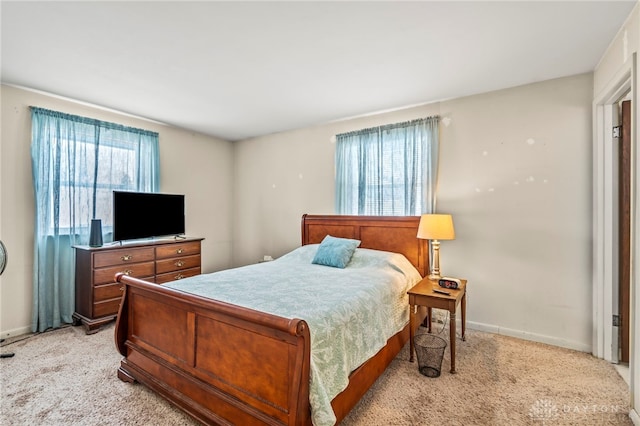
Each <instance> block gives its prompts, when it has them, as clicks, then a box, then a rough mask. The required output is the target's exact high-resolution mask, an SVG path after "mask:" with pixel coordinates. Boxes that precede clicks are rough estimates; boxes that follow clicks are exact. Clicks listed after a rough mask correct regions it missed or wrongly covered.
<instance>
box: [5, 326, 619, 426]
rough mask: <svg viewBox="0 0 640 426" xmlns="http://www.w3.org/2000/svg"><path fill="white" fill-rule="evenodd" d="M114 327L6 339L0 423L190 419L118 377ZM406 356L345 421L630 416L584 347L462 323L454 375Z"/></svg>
mask: <svg viewBox="0 0 640 426" xmlns="http://www.w3.org/2000/svg"><path fill="white" fill-rule="evenodd" d="M113 331H114V327H113V325H111V326H108V327H106V328H105V329H103V330H102V331H100V332H98V333H96V334H93V335H86V334H85V333H84V329H83V328H80V327H67V328H63V329H59V330H54V331H50V332H46V333H42V334H37V335H34V336H32V337H28V338H25V337H18V338H16V339H14V340H15V341H14V342H13V343H10V344H9V345H6V344H5V345H3V348H2V352H15V354H16V355H15V356H14V357H13V358H6V359H1V360H0V373H1V380H2V383H1V384H2V401H1V412H0V424H2V425H27V424H31V425H158V424H163V425H194V424H196V422H195V421H194V420H192V419H191V418H190V417H189V416H187V415H186V414H183V413H182V412H181V411H180V410H178V409H177V408H174V407H173V406H172V405H170V404H169V403H168V402H166V401H165V400H164V399H162V398H161V397H159V396H157V395H155V394H154V393H152V392H151V391H149V390H147V389H146V388H145V387H144V386H142V385H140V384H128V383H124V382H121V381H120V380H119V379H118V378H117V376H116V371H117V368H118V366H119V363H120V359H121V356H120V354H118V352H117V351H116V348H115V343H114V337H113ZM443 337H445V338H446V337H447V331H445V333H444V335H443ZM20 339H22V340H20ZM447 340H448V339H447ZM408 359H409V350H408V346H406V347H405V348H404V349H403V351H402V352H401V353H400V354H399V355H398V356H397V357H396V359H395V360H394V361H393V362H392V364H391V365H390V366H389V368H388V369H387V371H385V373H384V374H383V375H382V376H381V377H380V378H379V379H378V381H377V382H376V383H375V384H374V385H373V386H372V388H371V389H370V390H369V392H368V393H367V394H366V395H365V396H364V397H363V399H362V400H361V401H360V402H359V404H358V405H357V406H356V407H355V408H354V409H353V410H352V411H351V413H350V414H349V416H348V417H347V418H346V419H345V420H344V421H343V422H342V425H345V426H364V425H367V426H370V425H465V426H467V425H510V426H511V425H514V426H515V425H542V424H544V425H631V424H632V422H631V421H630V419H629V417H628V412H629V398H630V396H629V389H628V387H627V385H626V383H625V382H624V380H623V379H622V378H621V377H620V376H619V374H618V373H617V372H616V370H615V368H614V366H613V365H611V364H609V363H608V362H606V361H603V360H600V359H596V358H594V357H593V356H591V355H590V354H586V353H582V352H576V351H572V350H568V349H562V348H558V347H554V346H549V345H544V344H539V343H534V342H529V341H524V340H519V339H514V338H510V337H505V336H500V335H495V334H490V333H482V332H478V331H473V330H468V331H467V341H466V342H463V341H461V340H459V339H458V343H457V356H456V369H457V371H458V372H457V374H450V373H449V348H447V350H446V351H445V358H444V361H443V365H442V374H441V376H440V377H438V378H427V377H425V376H422V375H421V374H420V373H419V372H418V367H417V364H416V363H409V361H408Z"/></svg>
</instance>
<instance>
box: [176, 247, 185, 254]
mask: <svg viewBox="0 0 640 426" xmlns="http://www.w3.org/2000/svg"><path fill="white" fill-rule="evenodd" d="M183 251H184V249H181V248H179V249H178V250H176V253H177V254H182V252H183Z"/></svg>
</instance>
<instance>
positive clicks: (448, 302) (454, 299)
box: [407, 278, 467, 374]
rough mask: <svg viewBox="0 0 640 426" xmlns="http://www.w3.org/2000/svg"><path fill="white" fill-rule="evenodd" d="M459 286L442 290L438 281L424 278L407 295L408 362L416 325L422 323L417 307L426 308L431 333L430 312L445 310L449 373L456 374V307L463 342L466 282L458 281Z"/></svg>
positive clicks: (412, 347)
mask: <svg viewBox="0 0 640 426" xmlns="http://www.w3.org/2000/svg"><path fill="white" fill-rule="evenodd" d="M460 281H461V285H460V288H458V289H457V290H454V289H450V288H442V287H440V285H438V281H436V280H430V279H428V278H424V279H423V280H422V281H420V282H419V283H418V284H416V285H415V286H414V287H412V288H411V289H410V290H409V291H408V292H407V293H408V294H409V309H410V310H409V324H410V325H409V330H410V338H409V339H410V342H411V343H410V345H409V346H410V348H409V354H410V355H409V361H410V362H413V360H414V357H413V353H414V350H415V346H414V342H413V336H414V334H415V330H416V328H417V327H418V325H419V324H420V323H421V322H422V321H423V318H422V317H419V316H418V315H417V314H416V313H415V312H416V311H417V309H416V308H417V307H418V306H422V307H426V308H427V318H428V320H427V321H428V323H427V327H428V331H429V333H431V322H432V318H433V317H432V316H431V314H432V310H433V308H436V309H446V310H447V311H449V314H450V319H449V350H450V353H451V373H453V374H455V372H456V307H457V306H458V305H459V304H460V305H461V306H460V314H461V316H462V318H461V323H462V340H463V341H464V340H465V329H466V316H467V280H460ZM434 290H440V291H446V292H448V293H450V294H449V295H446V294H441V293H436V292H434Z"/></svg>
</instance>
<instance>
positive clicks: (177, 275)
mask: <svg viewBox="0 0 640 426" xmlns="http://www.w3.org/2000/svg"><path fill="white" fill-rule="evenodd" d="M194 275H200V266H198V267H197V268H191V269H184V270H182V271H175V272H169V273H168V274H161V275H156V284H164V283H168V282H169V281H176V280H181V279H183V278H187V277H193V276H194Z"/></svg>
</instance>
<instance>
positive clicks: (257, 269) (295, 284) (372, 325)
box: [166, 244, 420, 426]
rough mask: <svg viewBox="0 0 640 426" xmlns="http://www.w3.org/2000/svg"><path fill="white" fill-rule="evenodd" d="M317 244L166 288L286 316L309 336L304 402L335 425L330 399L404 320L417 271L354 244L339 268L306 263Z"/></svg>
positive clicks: (318, 425)
mask: <svg viewBox="0 0 640 426" xmlns="http://www.w3.org/2000/svg"><path fill="white" fill-rule="evenodd" d="M317 248H318V245H317V244H311V245H307V246H303V247H299V248H297V249H295V250H294V251H292V252H290V253H288V254H286V255H284V256H282V257H280V258H279V259H277V260H275V261H273V262H265V263H259V264H256V265H250V266H245V267H242V268H236V269H229V270H225V271H220V272H216V273H213V274H203V275H198V276H195V277H191V278H187V279H184V280H180V281H173V282H170V283H167V284H166V286H168V287H171V288H174V289H177V290H181V291H184V292H188V293H193V294H197V295H200V296H204V297H208V298H212V299H216V300H222V301H225V302H228V303H232V304H235V305H239V306H244V307H248V308H251V309H255V310H259V311H263V312H268V313H271V314H274V315H278V316H281V317H285V318H300V319H303V320H305V321H306V322H307V324H308V325H309V332H310V335H311V378H310V388H309V399H310V404H311V415H312V421H313V424H314V425H315V426H324V425H333V424H335V422H336V417H335V415H334V413H333V410H332V408H331V400H332V399H333V398H334V397H335V396H336V395H338V394H339V393H340V392H342V391H343V390H344V389H345V388H346V386H347V385H348V383H349V374H350V373H351V371H353V370H355V369H356V368H357V367H359V366H360V365H361V364H362V363H363V362H364V361H366V360H367V359H369V358H371V357H372V356H373V355H375V354H376V353H377V352H378V351H379V350H380V349H381V348H382V347H383V346H384V345H385V344H386V342H387V339H389V337H391V336H392V335H394V334H395V333H397V332H398V331H400V330H401V329H402V328H403V327H404V326H405V325H406V324H407V322H408V320H409V308H408V298H407V291H408V290H409V289H410V288H411V287H412V286H413V285H414V284H415V283H417V282H418V281H419V280H420V274H419V273H418V271H417V270H416V269H415V268H414V267H413V265H411V263H410V262H409V261H408V260H407V259H406V258H405V257H404V256H402V255H400V254H397V253H390V252H384V251H378V250H367V249H357V250H356V252H355V253H354V255H353V258H352V259H351V262H350V263H349V264H348V266H347V267H346V268H345V269H339V268H332V267H329V266H322V265H315V264H312V263H311V260H312V259H313V256H314V255H315V252H316V250H317Z"/></svg>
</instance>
